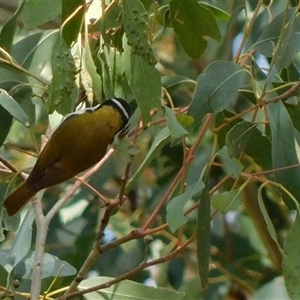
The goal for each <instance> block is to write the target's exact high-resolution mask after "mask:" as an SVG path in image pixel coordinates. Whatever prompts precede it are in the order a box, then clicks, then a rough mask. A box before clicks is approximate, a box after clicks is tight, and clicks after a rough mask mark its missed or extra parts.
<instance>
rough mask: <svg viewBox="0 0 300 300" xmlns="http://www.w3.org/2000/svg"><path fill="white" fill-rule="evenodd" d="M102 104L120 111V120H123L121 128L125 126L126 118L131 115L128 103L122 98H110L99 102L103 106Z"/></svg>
mask: <svg viewBox="0 0 300 300" xmlns="http://www.w3.org/2000/svg"><path fill="white" fill-rule="evenodd" d="M104 105H109V106H113V107H114V108H116V109H117V110H118V111H119V112H120V114H121V116H122V120H123V126H122V128H124V127H125V126H126V124H127V123H128V120H129V118H130V116H131V110H130V107H129V105H128V103H127V102H126V101H125V100H124V99H122V98H111V99H108V100H106V101H104V102H103V103H102V104H101V106H104Z"/></svg>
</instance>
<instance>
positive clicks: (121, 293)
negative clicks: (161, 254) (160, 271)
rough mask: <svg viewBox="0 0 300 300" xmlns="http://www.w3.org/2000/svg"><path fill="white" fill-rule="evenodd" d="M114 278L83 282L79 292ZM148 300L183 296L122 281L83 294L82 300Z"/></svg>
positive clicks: (99, 278) (98, 278)
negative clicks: (83, 299)
mask: <svg viewBox="0 0 300 300" xmlns="http://www.w3.org/2000/svg"><path fill="white" fill-rule="evenodd" d="M113 279H114V278H110V277H96V278H90V279H86V280H83V281H82V282H81V283H80V284H79V287H78V288H79V290H81V291H82V290H85V289H88V288H91V287H94V286H97V285H100V284H105V283H106V282H109V281H110V280H113ZM145 297H146V298H147V299H148V300H151V299H153V300H165V299H174V300H177V299H178V300H179V299H182V298H183V294H181V293H178V292H177V291H175V290H171V289H167V288H160V287H157V288H154V287H151V286H147V285H145V284H142V283H138V282H134V281H130V280H123V281H120V282H118V283H115V284H114V285H112V286H109V287H107V288H104V289H101V290H98V291H95V292H92V293H87V294H84V298H85V299H88V300H92V299H114V300H132V299H141V300H142V299H145Z"/></svg>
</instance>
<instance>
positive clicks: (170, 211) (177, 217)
mask: <svg viewBox="0 0 300 300" xmlns="http://www.w3.org/2000/svg"><path fill="white" fill-rule="evenodd" d="M204 187H205V186H204V183H203V181H202V180H199V181H198V182H195V183H194V184H191V185H190V186H188V187H187V189H186V190H185V192H184V193H183V194H181V195H179V196H177V197H174V198H173V199H171V200H170V202H169V204H168V205H167V215H166V220H167V223H168V225H169V227H170V229H171V231H172V232H175V231H176V230H177V229H178V228H179V227H180V226H182V225H184V224H185V223H186V222H187V221H188V218H187V217H185V216H184V215H183V209H184V206H185V205H186V204H187V202H188V201H189V200H191V199H192V197H193V196H194V195H195V194H197V193H199V192H200V191H201V190H202V189H203V188H204Z"/></svg>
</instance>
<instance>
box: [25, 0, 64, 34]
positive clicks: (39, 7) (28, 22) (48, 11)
mask: <svg viewBox="0 0 300 300" xmlns="http://www.w3.org/2000/svg"><path fill="white" fill-rule="evenodd" d="M24 2H25V4H24V9H23V12H22V17H23V20H24V23H25V26H26V27H27V28H32V27H35V26H39V25H42V24H44V23H46V22H48V21H50V20H52V19H53V18H55V17H57V16H58V15H59V14H60V12H61V1H59V0H54V1H38V0H28V1H24Z"/></svg>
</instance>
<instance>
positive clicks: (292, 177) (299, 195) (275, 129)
mask: <svg viewBox="0 0 300 300" xmlns="http://www.w3.org/2000/svg"><path fill="white" fill-rule="evenodd" d="M268 115H269V119H270V127H271V136H272V160H273V168H274V169H277V168H283V167H289V166H293V165H296V164H299V161H298V158H297V153H296V148H295V139H294V130H293V124H292V121H291V118H290V116H289V114H288V112H287V110H286V108H285V106H284V105H283V103H282V102H277V103H272V104H269V105H268ZM274 175H275V179H276V181H277V182H278V183H281V184H282V185H283V186H284V187H285V188H286V189H288V190H289V191H290V192H291V193H292V194H293V195H294V197H295V198H296V199H297V201H298V202H299V201H300V186H299V182H300V169H299V168H290V169H285V170H280V171H277V172H274ZM282 196H283V199H284V200H285V203H286V204H287V205H288V206H289V207H294V204H293V203H292V202H291V199H290V198H289V197H288V196H286V194H285V193H282Z"/></svg>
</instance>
